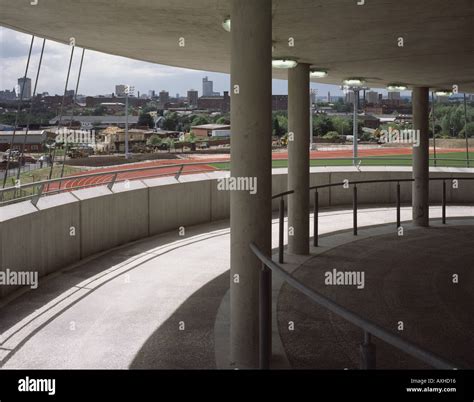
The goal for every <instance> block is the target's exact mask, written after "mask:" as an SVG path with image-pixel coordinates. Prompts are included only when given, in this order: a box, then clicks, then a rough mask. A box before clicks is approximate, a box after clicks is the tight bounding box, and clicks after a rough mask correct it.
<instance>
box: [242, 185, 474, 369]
mask: <svg viewBox="0 0 474 402" xmlns="http://www.w3.org/2000/svg"><path fill="white" fill-rule="evenodd" d="M430 180H431V181H442V182H443V185H442V201H441V208H442V222H443V223H446V204H447V202H446V181H452V180H458V181H459V180H474V177H436V178H434V177H432V178H430ZM412 181H414V179H412V178H410V179H387V180H382V179H380V180H356V181H345V182H342V183H330V184H323V185H318V186H312V187H310V188H309V190H310V191H311V190H314V191H315V193H314V242H313V245H314V246H316V247H317V246H318V214H319V193H318V190H320V189H323V188H329V187H336V186H341V185H343V184H344V185H346V186H352V188H353V233H354V235H357V186H358V185H362V184H370V183H397V200H396V211H397V228H398V227H400V206H401V192H400V183H402V182H412ZM345 188H348V187H345ZM293 193H294V190H289V191H284V192H282V193H279V194H276V195H274V196H272V199H277V198H280V211H279V212H280V213H279V247H278V260H279V263H283V260H284V255H283V252H284V243H283V238H284V209H285V203H284V197H285V196H288V195H291V194H293ZM250 248H251V250H252V252H253V253H254V254H255V256H256V257H257V258H258V259H259V260H260V262H261V263H262V270H261V272H260V297H259V300H260V301H259V304H260V306H259V311H260V367H261V368H263V369H268V368H269V367H270V357H271V311H272V307H271V306H272V289H271V274H272V272H274V273H276V274H277V275H279V276H281V277H282V278H283V279H284V280H285V281H286V282H287V283H288V284H289V285H291V286H292V287H293V288H295V289H297V290H299V291H300V292H301V293H303V294H304V295H306V296H308V297H309V298H310V299H311V300H312V301H313V302H315V303H317V304H318V305H320V306H322V307H324V308H326V309H328V310H329V311H331V312H332V313H334V314H336V315H338V316H339V317H341V318H343V319H345V320H346V321H348V322H350V323H352V324H354V325H355V326H357V327H359V328H360V329H362V330H363V333H364V341H363V343H362V344H361V345H360V359H361V360H360V368H361V369H375V368H376V363H375V360H376V359H375V356H376V352H375V345H374V344H373V343H372V336H375V337H377V338H379V339H381V340H382V341H384V342H386V343H388V344H390V345H392V346H394V347H396V348H398V349H399V350H401V351H403V352H405V353H407V354H409V355H411V356H413V357H415V358H417V359H419V360H421V361H422V362H424V363H426V364H428V365H430V366H432V367H434V368H438V369H456V366H455V365H454V364H453V363H450V362H448V361H446V360H445V359H443V358H442V357H439V356H437V355H436V354H434V353H431V352H429V351H427V350H425V349H423V348H422V347H420V346H418V345H416V344H414V343H412V342H409V341H407V340H405V339H403V338H402V337H400V336H399V335H396V334H394V333H392V332H390V331H387V330H386V329H384V328H382V327H381V326H379V325H378V324H375V323H374V322H372V321H370V320H367V319H365V318H363V317H362V316H360V315H359V314H357V313H354V312H353V311H350V310H348V309H347V308H345V307H343V306H341V305H339V304H337V303H336V302H334V301H332V300H331V299H329V298H327V297H326V296H324V295H322V294H321V293H318V292H316V291H315V290H313V289H311V288H309V287H307V286H306V285H304V284H303V283H302V282H300V281H299V280H298V279H296V278H295V277H294V276H293V275H291V274H290V273H288V272H286V271H285V270H284V269H283V268H282V267H281V266H280V265H279V263H276V262H275V261H273V260H272V258H271V257H269V256H266V255H265V254H264V253H263V252H262V251H261V250H260V249H259V248H258V247H257V246H256V244H255V243H250Z"/></svg>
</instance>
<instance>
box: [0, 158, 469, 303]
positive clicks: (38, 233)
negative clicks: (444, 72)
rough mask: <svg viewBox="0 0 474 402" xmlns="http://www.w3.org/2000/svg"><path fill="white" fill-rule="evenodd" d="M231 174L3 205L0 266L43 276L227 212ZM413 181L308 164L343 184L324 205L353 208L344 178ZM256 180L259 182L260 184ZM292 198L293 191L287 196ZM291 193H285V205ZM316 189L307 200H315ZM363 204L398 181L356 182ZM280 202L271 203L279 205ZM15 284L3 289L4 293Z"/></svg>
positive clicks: (314, 172) (387, 171)
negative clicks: (224, 187)
mask: <svg viewBox="0 0 474 402" xmlns="http://www.w3.org/2000/svg"><path fill="white" fill-rule="evenodd" d="M473 173H474V169H470V170H467V169H460V168H437V169H432V171H431V173H430V175H431V177H448V178H452V177H463V176H467V177H473ZM228 176H229V173H228V172H212V173H206V174H196V175H185V176H182V177H180V178H179V180H176V179H175V178H174V177H165V178H156V179H147V180H142V181H131V182H128V183H117V184H116V185H115V186H114V187H113V189H112V190H109V189H108V188H107V187H106V186H101V187H94V188H88V189H83V190H77V191H73V192H70V193H63V194H58V195H52V196H48V197H44V198H41V199H40V201H39V202H38V204H37V206H36V207H35V206H33V205H32V204H31V203H30V202H29V201H28V202H21V203H18V204H12V205H9V206H5V207H1V208H0V267H1V270H2V271H4V272H5V271H6V270H7V269H8V270H10V271H35V272H38V275H39V276H40V277H41V276H44V275H47V274H50V273H52V272H55V271H58V270H60V269H61V268H63V267H65V266H67V265H69V264H72V263H75V262H78V261H80V260H81V259H83V258H86V257H89V256H91V255H93V254H96V253H98V252H101V251H105V250H108V249H110V248H113V247H116V246H120V245H122V244H125V243H128V242H131V241H135V240H138V239H141V238H145V237H147V236H150V235H156V234H160V233H165V232H169V231H173V230H176V233H177V234H178V230H179V228H180V227H181V226H183V227H184V228H186V227H188V226H191V225H197V224H203V223H208V222H211V221H216V220H221V219H226V218H228V217H229V200H230V195H229V191H221V190H218V188H217V184H218V179H220V178H224V177H228ZM398 178H400V179H403V178H407V179H409V178H411V171H410V169H409V168H406V167H398V168H383V167H365V168H363V169H361V171H358V170H357V169H355V168H352V167H331V168H311V176H310V184H311V186H314V185H322V184H327V183H340V186H337V187H332V188H324V189H320V190H319V205H320V207H331V206H338V207H339V206H345V205H347V206H350V205H352V190H351V189H344V188H343V185H342V184H343V181H344V180H345V179H347V180H349V181H354V180H379V179H398ZM272 181H273V182H272V187H273V190H272V193H273V194H277V193H280V192H283V191H286V190H287V170H286V169H274V171H273V176H272ZM257 185H258V184H257ZM411 188H412V184H411V183H402V184H401V196H402V197H401V198H402V202H404V203H408V202H410V200H411ZM441 191H442V182H431V185H430V202H432V203H440V202H441ZM289 197H291V195H290V196H289ZM287 199H288V196H287V197H285V205H288V202H287ZM313 199H314V198H313V192H312V193H311V194H310V205H311V206H312V204H313ZM358 200H359V206H360V207H362V206H363V205H364V204H366V205H368V204H371V205H373V204H386V205H393V206H395V202H396V183H373V184H361V185H359V186H358ZM447 200H448V203H453V204H459V203H470V204H472V203H474V180H473V181H460V182H459V183H458V188H453V185H452V183H451V181H448V182H447ZM278 207H279V200H278V199H275V200H273V203H272V208H273V210H274V211H276V210H278ZM17 288H18V286H0V298H1V297H5V296H7V295H8V294H10V293H12V292H13V291H14V290H16V289H17Z"/></svg>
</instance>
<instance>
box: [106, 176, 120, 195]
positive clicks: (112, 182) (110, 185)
mask: <svg viewBox="0 0 474 402" xmlns="http://www.w3.org/2000/svg"><path fill="white" fill-rule="evenodd" d="M117 175H118V173H115V174H114V176H113V177H112V180H111V181H110V183H109V184H107V188H108V189H109V190H110V191H112V187H113V186H114V184H115V180H117Z"/></svg>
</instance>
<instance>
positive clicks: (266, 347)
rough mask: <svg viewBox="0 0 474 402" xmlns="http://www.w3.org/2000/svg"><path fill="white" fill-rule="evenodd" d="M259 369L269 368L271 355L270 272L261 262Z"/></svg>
mask: <svg viewBox="0 0 474 402" xmlns="http://www.w3.org/2000/svg"><path fill="white" fill-rule="evenodd" d="M259 296H260V303H259V310H260V311H259V313H260V328H259V332H260V345H259V350H260V353H259V354H260V369H262V370H268V369H269V368H270V359H271V355H272V271H271V270H270V269H269V268H268V267H267V266H266V265H265V263H263V262H262V270H261V271H260V295H259Z"/></svg>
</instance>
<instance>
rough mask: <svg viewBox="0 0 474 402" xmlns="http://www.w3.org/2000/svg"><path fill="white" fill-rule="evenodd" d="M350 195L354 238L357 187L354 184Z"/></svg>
mask: <svg viewBox="0 0 474 402" xmlns="http://www.w3.org/2000/svg"><path fill="white" fill-rule="evenodd" d="M352 190H353V193H352V213H353V226H354V228H353V229H354V236H357V185H355V184H354V187H353V189H352Z"/></svg>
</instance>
